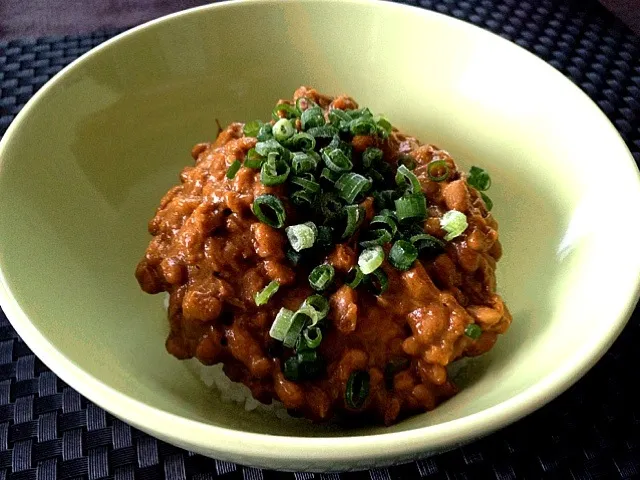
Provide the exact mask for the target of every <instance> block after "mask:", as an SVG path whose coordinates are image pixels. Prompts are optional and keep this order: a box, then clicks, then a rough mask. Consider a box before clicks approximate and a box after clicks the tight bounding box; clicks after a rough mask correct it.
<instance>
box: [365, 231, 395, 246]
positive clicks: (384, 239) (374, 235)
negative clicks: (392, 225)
mask: <svg viewBox="0 0 640 480" xmlns="http://www.w3.org/2000/svg"><path fill="white" fill-rule="evenodd" d="M392 238H393V237H392V235H391V233H389V231H388V230H385V229H384V228H379V229H377V230H369V231H367V233H366V236H365V238H364V240H362V241H361V242H360V246H362V247H363V248H369V247H375V246H376V245H384V244H385V243H388V242H390V241H391V239H392Z"/></svg>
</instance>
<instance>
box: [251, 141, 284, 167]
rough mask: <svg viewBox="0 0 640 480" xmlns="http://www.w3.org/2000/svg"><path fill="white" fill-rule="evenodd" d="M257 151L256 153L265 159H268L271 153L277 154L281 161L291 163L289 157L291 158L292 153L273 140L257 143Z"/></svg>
mask: <svg viewBox="0 0 640 480" xmlns="http://www.w3.org/2000/svg"><path fill="white" fill-rule="evenodd" d="M255 149H256V152H257V153H258V154H259V155H262V156H263V157H267V156H268V155H269V154H270V153H277V154H278V156H279V157H280V159H282V160H285V161H289V157H290V156H291V152H289V150H287V149H286V148H284V147H283V146H282V145H280V143H278V142H277V141H276V140H275V139H273V138H270V139H269V140H265V141H264V142H258V143H256V146H255Z"/></svg>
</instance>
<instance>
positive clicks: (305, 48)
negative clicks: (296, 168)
mask: <svg viewBox="0 0 640 480" xmlns="http://www.w3.org/2000/svg"><path fill="white" fill-rule="evenodd" d="M322 18H324V19H327V18H330V19H331V21H320V19H322ZM354 19H358V21H357V22H354V21H353V20H354ZM301 84H306V85H312V86H315V87H316V88H318V89H319V90H320V91H322V92H327V93H331V94H338V93H348V94H350V95H352V96H354V97H355V98H356V100H357V101H359V102H360V104H361V105H367V106H370V107H371V108H372V110H374V111H377V112H384V113H385V114H387V115H388V117H389V118H390V119H391V120H392V122H393V123H394V124H395V125H396V126H398V127H399V128H400V129H401V130H404V131H406V132H408V133H411V134H414V135H416V136H418V137H419V138H420V139H421V140H422V141H424V142H430V143H435V144H437V145H439V146H440V147H442V148H445V149H447V150H449V151H450V152H451V153H452V155H453V156H454V158H456V159H457V161H458V162H459V163H460V164H461V165H463V166H464V167H465V168H468V167H470V166H471V165H479V166H482V167H484V168H486V169H487V170H488V171H489V172H490V173H491V175H492V178H493V186H492V188H491V191H490V195H491V197H492V199H493V201H494V204H495V209H494V213H495V216H496V218H497V219H498V221H499V223H500V235H501V239H502V242H503V246H504V252H505V253H504V258H503V259H502V260H501V262H500V264H499V270H498V272H499V277H498V285H499V291H500V292H501V293H502V295H503V296H504V298H505V299H506V301H507V303H508V305H509V307H510V309H511V311H512V313H513V317H514V322H513V325H512V327H511V329H510V331H509V332H508V333H507V334H506V335H505V336H503V337H502V338H501V339H500V340H499V342H498V344H497V345H496V347H495V348H494V350H492V351H491V352H490V353H489V354H487V355H485V356H483V357H481V358H477V359H474V360H472V361H469V362H465V363H464V365H461V366H460V367H458V368H457V369H456V370H457V371H456V373H455V375H456V377H457V378H458V382H459V384H460V385H461V386H462V387H463V388H462V390H461V392H460V393H459V395H457V396H456V397H455V398H453V399H451V400H450V401H448V402H446V403H445V404H444V405H442V406H441V407H440V408H438V409H436V410H435V411H433V412H430V413H428V414H423V415H418V416H415V417H412V418H410V419H408V420H405V421H403V422H401V423H399V424H397V425H395V426H393V427H390V428H389V429H384V428H377V427H375V428H374V427H369V428H361V429H354V430H339V429H336V428H333V427H330V426H329V427H316V426H314V427H309V425H308V424H307V423H305V422H301V421H296V420H291V421H282V420H281V419H278V418H275V417H270V416H268V415H264V414H259V413H256V412H245V411H244V410H243V408H241V407H238V406H236V405H232V404H227V403H224V402H222V401H221V400H220V399H219V397H218V395H217V394H216V393H214V392H212V391H210V390H209V389H207V388H206V387H205V386H204V385H203V383H202V382H201V381H200V379H199V378H198V377H197V375H195V374H194V373H193V370H192V368H191V367H190V366H189V365H187V364H186V363H184V362H180V361H178V360H176V359H174V358H172V357H170V356H169V355H168V354H167V353H166V352H165V349H164V340H165V336H166V334H167V329H168V325H167V321H166V318H165V314H164V312H163V300H162V298H161V297H160V296H149V295H146V294H143V293H142V292H141V291H140V289H139V288H138V285H137V283H136V281H135V279H134V276H133V272H134V268H135V265H136V263H137V261H138V260H139V259H140V258H141V256H142V255H143V253H144V249H145V247H146V244H147V242H148V241H149V239H150V237H149V236H148V234H147V231H146V224H147V221H148V220H149V219H150V218H151V216H152V215H153V212H154V208H155V207H156V205H157V203H158V202H159V199H160V197H161V195H162V194H163V193H164V192H165V191H166V190H167V189H168V188H169V187H170V186H172V185H173V184H175V183H176V182H177V181H178V173H179V171H180V169H181V168H182V167H183V166H185V165H187V164H190V163H191V162H192V160H191V157H190V155H189V151H190V148H191V147H192V145H193V144H195V143H197V142H201V141H206V140H212V139H213V138H214V136H215V133H216V130H217V129H216V119H217V120H219V121H220V123H221V124H223V125H224V124H227V123H229V122H231V121H234V120H239V121H244V120H250V119H254V118H263V119H266V118H268V116H269V114H270V110H271V108H272V106H273V105H274V102H275V100H276V99H278V98H287V97H290V95H291V94H292V92H293V90H294V89H295V88H296V87H297V86H299V85H301ZM603 173H606V175H609V177H608V178H615V182H616V183H615V188H614V187H607V186H606V185H603V184H602V175H603ZM603 189H604V191H603ZM638 192H639V189H638V174H637V170H636V168H635V166H634V165H633V162H632V161H631V159H630V155H629V153H628V151H627V150H626V148H625V147H624V145H623V143H622V142H621V140H620V139H619V137H618V136H617V134H616V132H615V131H614V129H613V128H612V126H611V125H610V124H609V123H608V122H607V121H606V120H605V118H604V116H602V115H601V114H600V113H599V111H598V110H597V109H596V107H595V106H594V105H593V104H592V103H591V102H590V101H588V100H587V99H586V97H585V96H584V95H583V94H582V93H580V92H579V91H577V89H575V88H574V87H573V86H571V85H570V84H569V83H568V82H567V81H565V80H564V79H562V78H561V76H560V75H559V74H557V73H556V72H555V71H552V70H551V69H550V68H548V67H546V66H545V65H543V64H542V62H540V61H538V60H536V59H535V58H533V57H532V56H530V55H528V54H526V53H524V51H522V50H520V49H518V48H516V47H514V46H513V45H510V44H507V43H506V42H503V41H501V40H499V39H498V38H497V37H493V36H491V35H488V34H486V33H482V32H480V31H479V30H477V29H474V28H469V27H468V26H466V25H463V24H461V23H459V22H457V21H453V20H450V19H445V18H444V17H441V16H439V15H435V14H430V13H426V12H421V11H417V10H413V9H408V8H404V7H398V6H395V5H389V4H386V3H379V4H377V5H373V4H371V3H369V2H357V1H354V2H279V3H269V2H255V3H251V4H250V5H246V4H228V5H220V6H217V7H210V8H203V9H200V10H197V11H193V12H189V13H186V14H181V15H177V16H174V17H173V18H171V19H169V20H165V21H161V22H156V23H154V24H152V25H149V26H147V27H145V28H144V29H138V30H136V31H135V32H133V33H131V34H129V35H127V36H125V37H122V38H120V39H119V40H117V41H116V42H113V43H110V44H109V45H106V46H104V47H103V48H100V49H99V50H98V51H96V52H94V53H93V54H92V55H91V56H90V57H88V58H85V59H83V60H82V61H80V62H79V63H77V64H76V65H75V66H74V67H73V68H71V69H69V70H67V71H66V72H65V73H64V74H63V75H61V76H59V77H58V78H57V80H56V81H55V82H54V83H53V84H50V85H48V86H47V87H45V89H44V91H43V92H42V93H41V94H40V95H39V96H38V98H37V100H36V101H35V102H33V103H32V104H31V105H30V106H29V107H28V108H27V110H26V111H25V112H24V113H23V114H22V115H21V117H20V118H19V120H18V121H16V124H15V125H14V126H13V127H12V128H11V129H10V131H9V133H8V134H7V136H6V138H5V139H4V140H3V144H2V147H1V148H0V238H1V239H2V241H0V271H1V275H2V277H3V278H4V282H5V288H6V292H5V293H6V294H7V295H6V298H8V297H9V293H10V295H11V296H12V297H13V298H15V300H16V301H17V302H18V303H19V306H20V309H21V310H22V311H23V312H24V313H25V314H26V315H27V316H28V318H29V320H30V322H31V323H32V325H33V326H35V328H36V329H37V330H38V331H39V332H40V333H41V334H42V335H43V336H44V337H45V338H46V340H47V341H48V342H49V344H50V345H49V346H47V347H46V348H51V349H57V350H58V351H59V352H60V353H62V354H63V355H64V356H65V357H66V358H67V359H69V360H70V361H71V362H73V363H74V364H76V365H77V366H78V367H80V368H81V369H83V370H84V371H86V372H87V373H89V374H90V375H92V376H94V377H95V378H97V379H98V380H99V381H101V382H103V383H104V384H106V385H108V386H110V387H112V388H113V389H116V390H118V391H120V392H122V393H124V394H125V395H127V396H129V397H132V398H134V399H136V400H139V401H141V402H143V403H146V404H148V405H151V406H153V407H156V408H158V409H160V410H164V411H167V412H170V413H173V414H176V415H178V416H182V417H185V418H187V419H191V420H196V421H199V422H203V423H205V424H211V425H216V426H222V427H226V428H230V429H236V430H241V431H247V432H257V433H269V434H274V435H296V436H345V435H349V436H350V435H366V434H372V433H388V432H394V431H406V430H411V429H416V428H419V427H425V426H432V425H436V424H441V423H443V422H447V421H450V420H453V419H457V418H462V417H465V416H468V415H471V414H474V413H478V412H482V411H484V410H486V409H488V408H490V407H494V406H497V405H499V404H501V403H503V402H505V401H508V400H509V399H512V398H514V397H515V396H517V395H518V394H521V393H523V392H525V391H526V390H527V389H528V388H530V387H532V386H535V385H538V384H539V382H542V381H543V380H544V379H545V378H549V377H550V376H552V375H554V374H558V372H560V371H562V372H570V371H571V372H573V374H575V372H576V370H575V369H574V367H575V366H576V365H578V364H581V365H584V364H586V363H588V361H587V360H586V359H585V356H588V355H591V356H593V355H594V352H598V351H599V348H600V347H606V346H607V345H608V342H610V341H611V340H612V338H611V337H612V335H611V332H616V333H617V332H618V331H619V329H620V328H621V326H622V324H623V322H624V318H621V317H624V313H625V312H626V311H627V310H628V308H629V302H630V301H631V300H630V299H633V297H634V295H635V294H634V291H635V290H634V289H635V287H636V282H637V279H638V272H639V271H640V260H639V258H640V257H639V254H638V250H637V249H636V251H635V252H631V251H629V250H627V249H625V248H624V245H623V246H622V248H615V243H614V242H615V240H614V241H612V238H613V239H615V238H616V236H618V235H635V237H636V238H637V236H638V234H639V233H640V232H639V231H638V224H637V222H635V225H632V226H629V225H627V223H628V222H627V221H626V216H627V213H626V211H625V210H626V209H625V208H624V207H625V206H627V207H630V206H637V205H638V204H640V202H639V200H640V195H639V193H638ZM603 197H604V198H603ZM1 288H2V287H0V289H1ZM12 310H13V308H12ZM18 328H19V329H20V327H19V326H18ZM27 340H29V339H28V338H27ZM572 369H573V370H572ZM58 373H59V374H60V375H61V376H62V377H63V378H65V375H64V372H60V371H59V372H58ZM95 400H97V401H99V399H95ZM105 406H106V407H107V408H109V407H110V406H109V405H105ZM119 413H120V414H121V415H122V414H123V412H119ZM158 428H162V426H159V427H158Z"/></svg>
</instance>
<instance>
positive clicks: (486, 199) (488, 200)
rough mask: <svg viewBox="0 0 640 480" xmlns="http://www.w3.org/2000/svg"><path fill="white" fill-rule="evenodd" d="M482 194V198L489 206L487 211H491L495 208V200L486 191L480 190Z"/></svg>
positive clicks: (486, 205)
mask: <svg viewBox="0 0 640 480" xmlns="http://www.w3.org/2000/svg"><path fill="white" fill-rule="evenodd" d="M480 196H481V197H482V200H483V201H484V205H485V207H487V211H488V212H490V211H491V209H492V208H493V201H492V200H491V199H490V198H489V196H488V195H487V194H486V193H484V192H480Z"/></svg>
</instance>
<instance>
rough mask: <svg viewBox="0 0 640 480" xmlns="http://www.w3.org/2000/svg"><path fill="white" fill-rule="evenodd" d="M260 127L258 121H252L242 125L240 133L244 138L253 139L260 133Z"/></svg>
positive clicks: (260, 124)
mask: <svg viewBox="0 0 640 480" xmlns="http://www.w3.org/2000/svg"><path fill="white" fill-rule="evenodd" d="M260 127H262V122H261V121H260V120H253V121H252V122H248V123H245V124H244V127H242V132H243V133H244V135H245V136H246V137H255V136H257V135H258V133H259V132H260Z"/></svg>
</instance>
